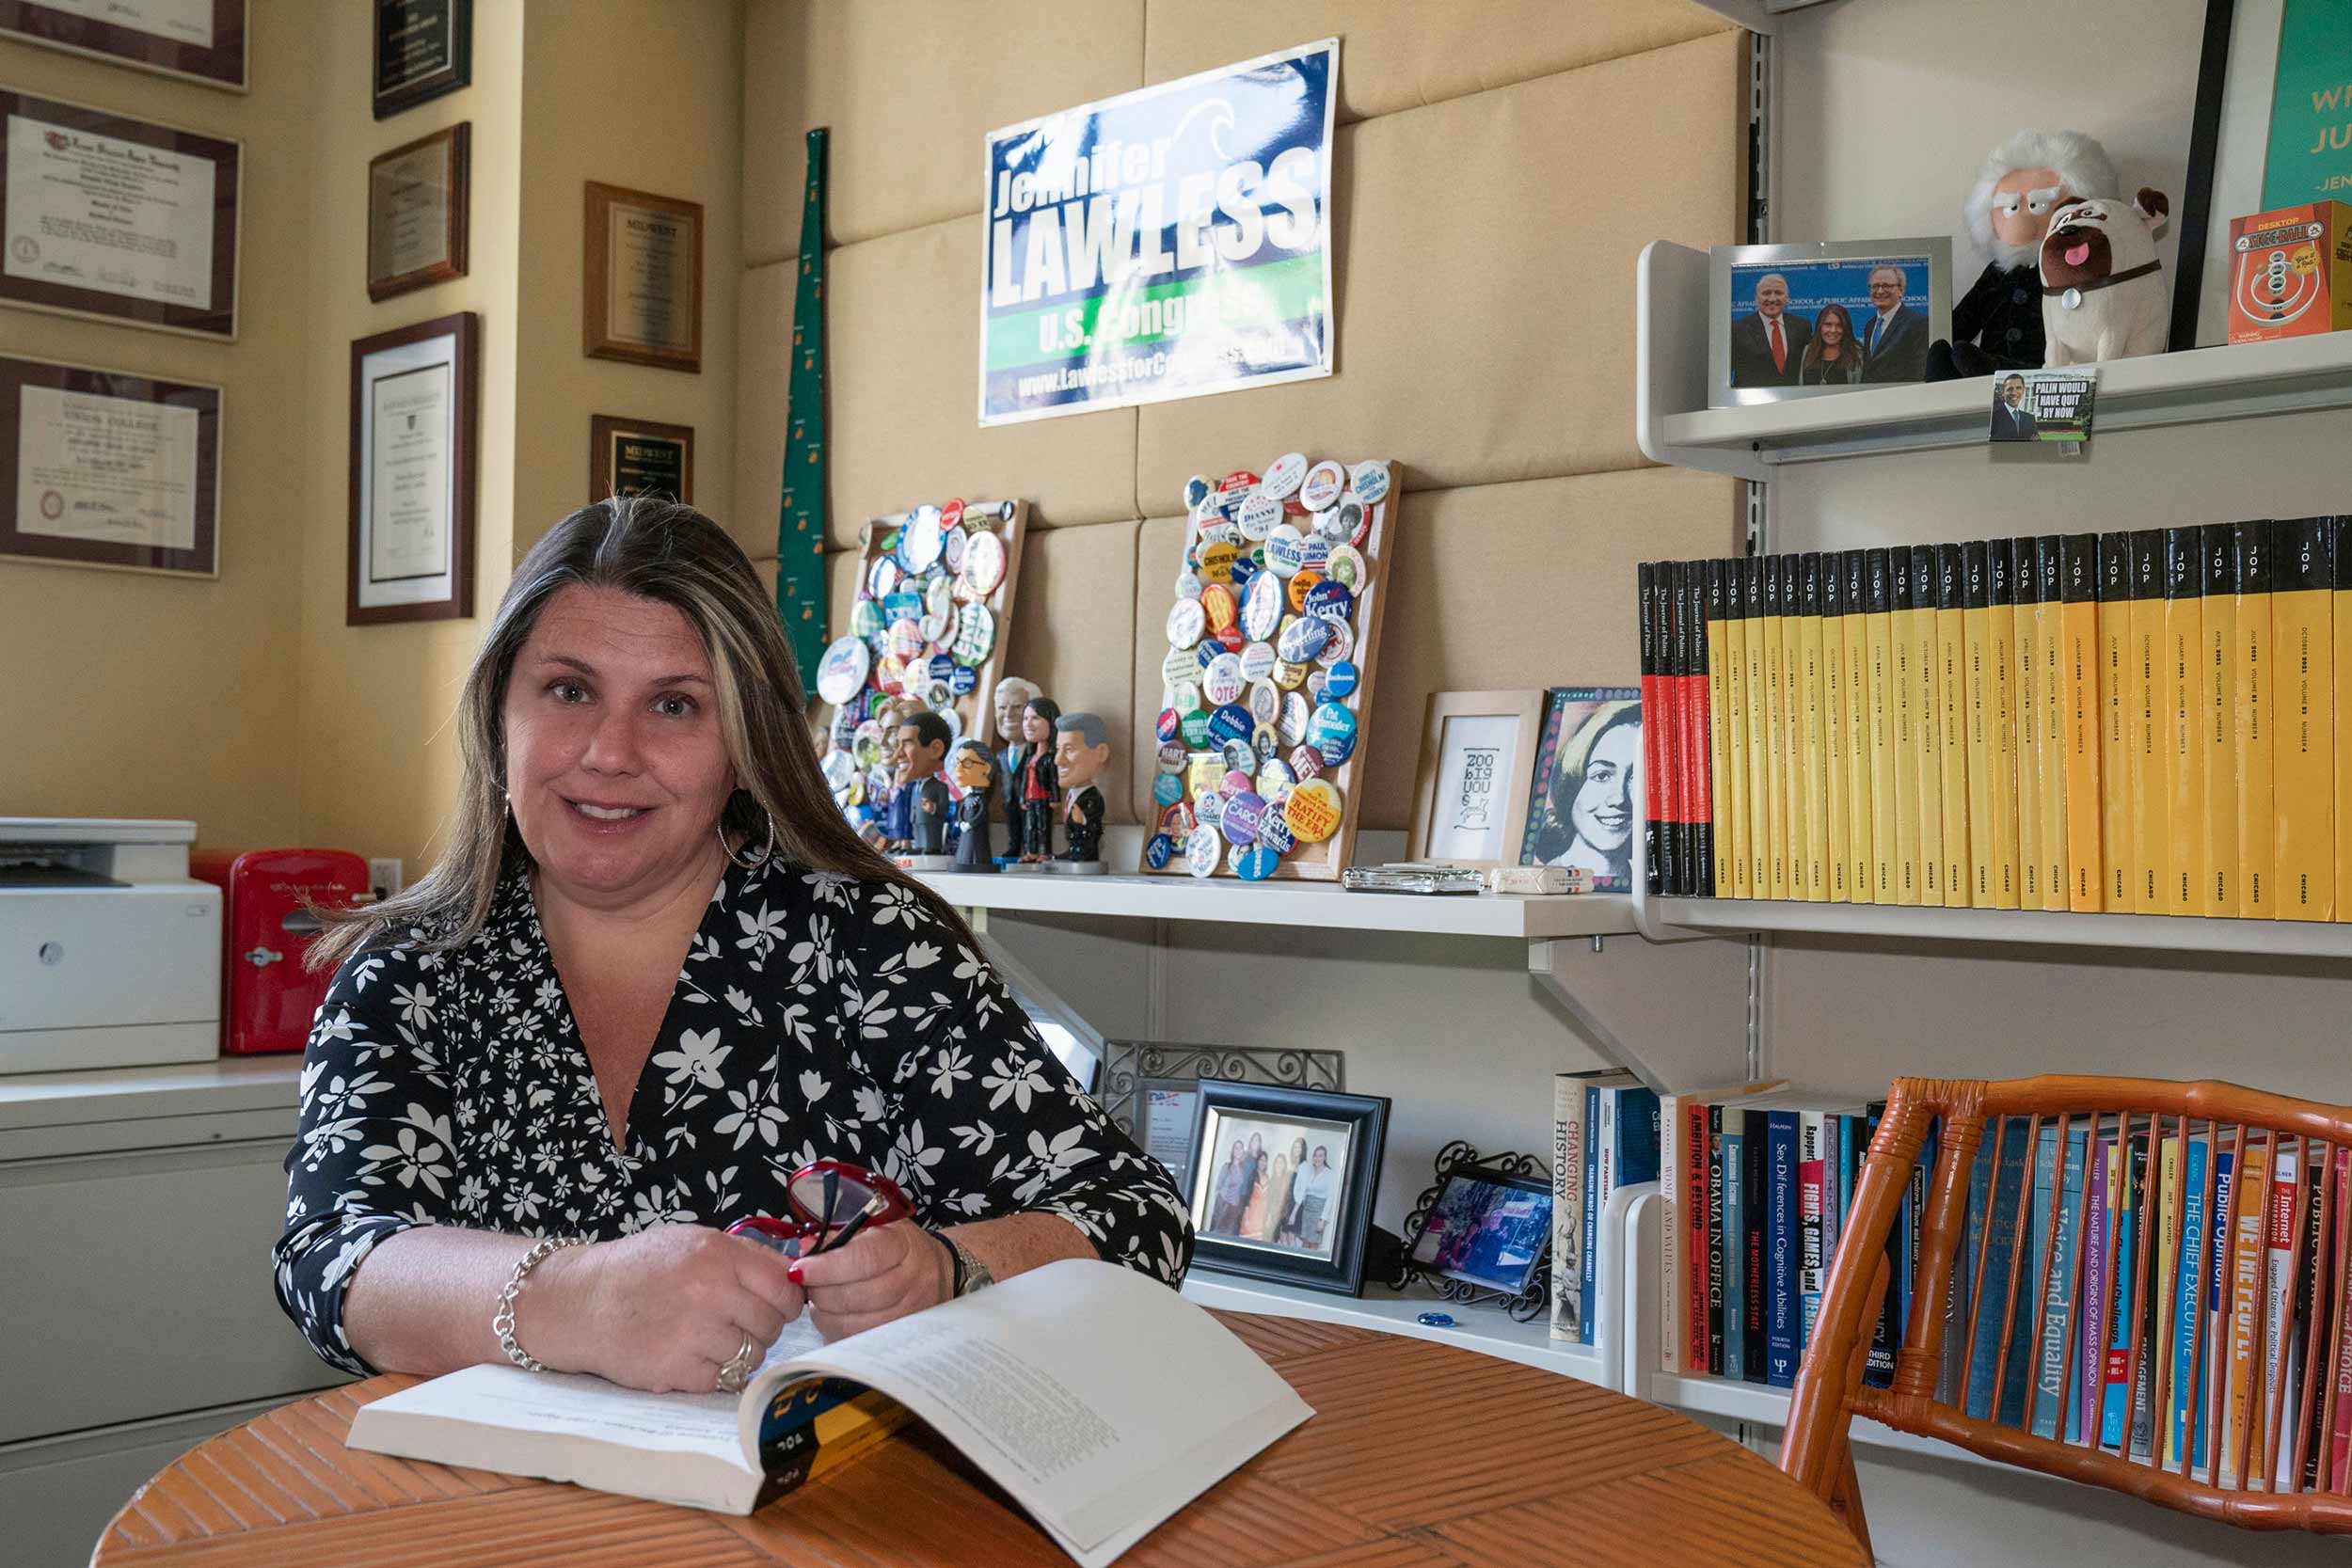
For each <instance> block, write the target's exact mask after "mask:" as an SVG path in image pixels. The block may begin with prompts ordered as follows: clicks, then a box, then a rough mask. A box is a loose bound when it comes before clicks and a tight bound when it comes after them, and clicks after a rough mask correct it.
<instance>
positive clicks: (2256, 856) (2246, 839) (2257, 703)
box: [2230, 518, 2279, 920]
mask: <svg viewBox="0 0 2352 1568" xmlns="http://www.w3.org/2000/svg"><path fill="white" fill-rule="evenodd" d="M2231 545H2232V547H2233V550H2234V551H2235V553H2236V556H2237V606H2236V614H2235V620H2234V625H2235V626H2236V627H2237V659H2236V662H2235V664H2234V666H2233V670H2232V674H2233V687H2232V689H2231V693H2230V718H2231V730H2232V735H2233V744H2234V748H2235V752H2236V760H2237V860H2238V877H2237V889H2238V896H2237V912H2238V913H2239V914H2240V915H2241V916H2243V917H2244V918H2246V919H2249V920H2267V919H2269V918H2270V917H2271V915H2272V914H2274V913H2275V912H2277V911H2276V910H2275V909H2274V907H2273V906H2274V905H2275V904H2276V903H2277V902H2278V900H2277V898H2276V896H2275V889H2276V887H2277V884H2278V863H2279V842H2278V834H2277V832H2276V828H2277V822H2278V815H2279V796H2278V764H2277V759H2276V758H2274V757H2273V756H2272V755H2271V732H2272V731H2273V730H2274V729H2275V728H2277V724H2276V721H2275V708H2276V705H2277V701H2278V699H2277V697H2276V696H2275V695H2274V682H2273V679H2272V674H2271V668H2270V666H2271V662H2272V657H2273V653H2274V644H2273V643H2272V641H2271V636H2270V590H2271V553H2270V523H2269V521H2268V519H2266V518H2265V519H2257V520H2254V521H2251V522H2244V523H2238V524H2235V525H2233V529H2232V532H2231Z"/></svg>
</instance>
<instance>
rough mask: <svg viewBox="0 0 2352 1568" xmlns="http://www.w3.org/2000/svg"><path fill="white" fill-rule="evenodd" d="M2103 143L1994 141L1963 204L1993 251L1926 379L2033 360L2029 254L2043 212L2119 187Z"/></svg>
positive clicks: (2039, 341) (2037, 313) (1976, 236)
mask: <svg viewBox="0 0 2352 1568" xmlns="http://www.w3.org/2000/svg"><path fill="white" fill-rule="evenodd" d="M2116 191H2117V186H2116V182H2115V168H2114V166H2113V165H2111V164H2109V163H2108V162H2107V154H2106V149H2105V148H2103V147H2101V146H2100V145H2099V144H2098V143H2097V142H2095V141H2093V140H2092V139H2091V138H2090V137H2089V136H2086V135H2083V134H2082V133H2081V132H2080V131H2020V132H2018V133H2017V134H2016V135H2013V136H2011V137H2010V138H2009V140H2007V141H2005V142H2003V143H2002V144H2001V145H2000V146H1998V147H1996V148H1994V150H1992V152H1991V153H1990V154H1988V155H1987V156H1986V158H1985V160H1984V167H1983V168H1981V169H1980V170H1979V171H1978V174H1977V182H1976V184H1975V185H1974V186H1973V187H1971V188H1970V190H1969V192H1968V202H1967V205H1966V206H1965V207H1964V208H1963V214H1964V215H1965V216H1966V218H1967V222H1968V236H1969V238H1971V239H1973V240H1974V241H1976V243H1977V248H1978V249H1979V250H1981V251H1983V252H1984V253H1985V254H1986V255H1987V256H1988V257H1990V258H1991V260H1990V261H1987V262H1986V264H1985V269H1984V271H1983V273H1982V274H1981V275H1980V276H1979V277H1978V278H1977V281H1976V285H1975V286H1974V287H1973V288H1971V289H1970V290H1969V291H1968V293H1966V294H1965V295H1963V296H1962V298H1961V300H1960V302H1959V303H1958V304H1956V305H1954V306H1953V307H1952V341H1951V346H1950V349H1949V350H1948V352H1947V351H1945V349H1944V345H1942V344H1940V343H1939V344H1936V345H1935V346H1934V347H1932V348H1931V349H1930V350H1929V354H1928V379H1929V380H1930V381H1948V380H1951V379H1953V378H1954V377H1957V376H1970V375H1990V374H1992V373H1993V372H1995V371H2011V370H2033V369H2038V368H2040V366H2041V364H2042V356H2043V354H2044V352H2045V347H2046V345H2045V343H2044V341H2043V338H2042V275H2041V272H2040V270H2039V269H2038V267H2037V266H2036V264H2035V263H2036V261H2037V260H2038V259H2039V256H2040V252H2041V248H2042V235H2043V233H2044V232H2045V231H2047V230H2048V229H2049V227H2050V214H2052V213H2055V212H2057V211H2058V209H2059V208H2060V207H2063V206H2065V205H2066V204H2067V203H2068V202H2070V201H2080V200H2082V199H2084V198H2089V197H2094V196H2113V195H2115V194H2116Z"/></svg>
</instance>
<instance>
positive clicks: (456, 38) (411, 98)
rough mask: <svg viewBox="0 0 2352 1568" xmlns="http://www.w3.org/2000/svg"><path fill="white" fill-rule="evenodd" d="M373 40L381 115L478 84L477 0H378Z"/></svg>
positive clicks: (372, 74) (373, 77)
mask: <svg viewBox="0 0 2352 1568" xmlns="http://www.w3.org/2000/svg"><path fill="white" fill-rule="evenodd" d="M373 40H374V61H373V68H372V69H371V70H370V71H369V75H368V80H369V83H370V85H371V87H373V99H372V102H371V106H372V108H373V111H374V114H375V118H376V119H390V118H391V117H392V116H394V115H397V114H402V113H405V112H406V111H407V110H410V109H413V108H415V107H416V106H417V105H418V104H420V103H431V102H432V101H433V100H434V99H436V98H439V97H442V96H444V95H445V94H448V93H453V92H455V91H457V90H458V89H459V88H461V87H471V86H472V85H473V0H375V28H374V34H373Z"/></svg>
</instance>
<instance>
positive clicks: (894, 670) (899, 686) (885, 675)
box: [874, 654, 907, 697]
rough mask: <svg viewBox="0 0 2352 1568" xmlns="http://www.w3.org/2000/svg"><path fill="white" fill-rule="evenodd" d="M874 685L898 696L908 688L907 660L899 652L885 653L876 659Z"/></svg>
mask: <svg viewBox="0 0 2352 1568" xmlns="http://www.w3.org/2000/svg"><path fill="white" fill-rule="evenodd" d="M874 685H875V687H876V688H877V689H880V690H882V691H886V692H888V693H889V694H890V695H891V696H893V697H896V696H897V695H898V693H900V692H901V691H904V690H905V689H907V661H906V660H905V659H903V658H900V657H898V655H897V654H884V655H882V657H880V658H878V659H876V660H874Z"/></svg>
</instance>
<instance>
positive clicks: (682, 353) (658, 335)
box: [581, 180, 703, 374]
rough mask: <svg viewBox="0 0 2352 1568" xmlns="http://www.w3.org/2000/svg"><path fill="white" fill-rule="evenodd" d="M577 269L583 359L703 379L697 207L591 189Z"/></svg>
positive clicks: (597, 187)
mask: <svg viewBox="0 0 2352 1568" xmlns="http://www.w3.org/2000/svg"><path fill="white" fill-rule="evenodd" d="M582 269H583V271H584V272H585V273H586V276H587V288H586V291H585V293H586V299H585V305H586V318H587V319H586V321H585V322H584V323H583V329H582V334H581V336H582V343H581V349H582V352H584V353H585V354H586V355H587V356H588V357H590V358H591V359H621V360H626V361H628V363H629V364H632V365H652V366H655V367H657V368H658V369H661V370H671V371H686V372H690V373H694V374H699V373H700V372H701V371H702V368H703V208H702V203H701V202H699V201H679V200H677V199H675V198H672V197H666V196H654V195H652V194H650V193H648V192H645V191H630V190H623V189H622V188H621V187H620V186H618V185H600V184H598V183H597V182H595V181H594V180H591V181H589V182H588V222H587V249H586V254H585V256H584V258H583V260H582Z"/></svg>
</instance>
